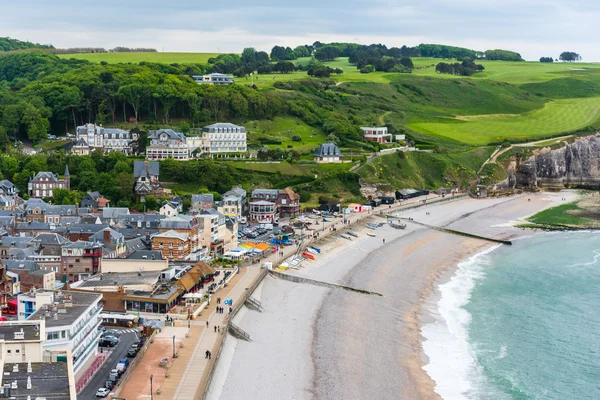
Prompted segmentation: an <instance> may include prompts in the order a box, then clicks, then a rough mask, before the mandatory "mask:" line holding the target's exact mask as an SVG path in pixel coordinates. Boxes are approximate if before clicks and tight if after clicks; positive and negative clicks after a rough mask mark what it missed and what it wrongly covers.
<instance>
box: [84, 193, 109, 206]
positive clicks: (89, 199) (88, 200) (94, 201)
mask: <svg viewBox="0 0 600 400" xmlns="http://www.w3.org/2000/svg"><path fill="white" fill-rule="evenodd" d="M109 203H110V200H108V199H105V198H104V197H102V195H101V194H100V192H88V194H86V195H85V196H83V199H81V207H83V208H89V209H92V210H98V209H99V208H104V207H108V205H109Z"/></svg>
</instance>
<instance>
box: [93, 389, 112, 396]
mask: <svg viewBox="0 0 600 400" xmlns="http://www.w3.org/2000/svg"><path fill="white" fill-rule="evenodd" d="M109 393H110V390H108V389H107V388H100V389H98V391H97V392H96V397H106V396H108V394H109Z"/></svg>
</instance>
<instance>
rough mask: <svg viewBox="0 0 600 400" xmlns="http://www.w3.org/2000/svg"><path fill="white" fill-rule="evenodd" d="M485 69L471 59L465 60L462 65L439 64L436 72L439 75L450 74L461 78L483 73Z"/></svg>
mask: <svg viewBox="0 0 600 400" xmlns="http://www.w3.org/2000/svg"><path fill="white" fill-rule="evenodd" d="M484 69H485V67H484V66H483V65H481V64H475V62H474V61H473V60H471V59H470V58H468V57H467V58H465V59H464V60H463V62H462V63H454V64H448V63H445V62H441V63H438V65H436V66H435V72H437V73H438V74H450V75H459V76H471V75H473V74H475V73H477V72H480V71H483V70H484Z"/></svg>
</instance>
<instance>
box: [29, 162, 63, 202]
mask: <svg viewBox="0 0 600 400" xmlns="http://www.w3.org/2000/svg"><path fill="white" fill-rule="evenodd" d="M54 189H67V190H71V174H69V166H68V165H67V166H65V174H64V176H63V179H60V178H59V177H58V175H56V174H54V173H52V172H38V173H37V175H36V176H35V177H34V178H32V179H30V180H29V183H28V184H27V192H28V194H29V197H38V198H42V197H52V196H53V193H54V192H53V191H54Z"/></svg>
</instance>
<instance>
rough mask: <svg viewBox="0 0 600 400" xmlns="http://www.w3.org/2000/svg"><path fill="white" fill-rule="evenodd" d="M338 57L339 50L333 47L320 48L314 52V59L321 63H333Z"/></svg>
mask: <svg viewBox="0 0 600 400" xmlns="http://www.w3.org/2000/svg"><path fill="white" fill-rule="evenodd" d="M339 55H340V49H338V48H337V47H335V46H324V47H320V48H318V49H317V51H315V58H316V59H317V60H319V61H321V62H323V61H333V60H335V59H336V58H337V57H339Z"/></svg>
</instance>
